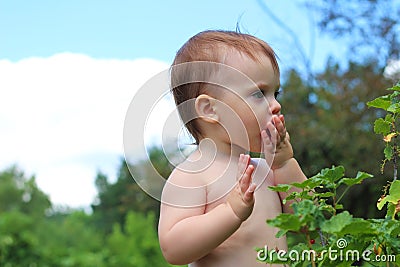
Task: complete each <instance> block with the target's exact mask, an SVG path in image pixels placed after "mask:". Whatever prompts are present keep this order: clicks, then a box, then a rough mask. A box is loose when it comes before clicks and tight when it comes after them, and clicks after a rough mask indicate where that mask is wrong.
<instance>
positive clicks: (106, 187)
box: [92, 147, 172, 233]
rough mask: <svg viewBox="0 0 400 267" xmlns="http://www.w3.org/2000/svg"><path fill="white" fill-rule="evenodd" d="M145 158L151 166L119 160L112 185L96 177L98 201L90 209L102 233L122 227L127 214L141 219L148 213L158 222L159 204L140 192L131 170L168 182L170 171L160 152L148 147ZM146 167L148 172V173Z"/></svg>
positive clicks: (160, 150)
mask: <svg viewBox="0 0 400 267" xmlns="http://www.w3.org/2000/svg"><path fill="white" fill-rule="evenodd" d="M148 154H149V160H150V161H151V162H152V166H151V165H149V164H148V160H146V161H145V160H142V161H138V162H136V163H135V164H133V165H128V163H127V162H126V161H125V160H124V159H121V165H120V167H119V170H118V175H117V176H118V177H117V181H116V182H115V183H112V184H111V183H109V182H108V180H107V177H106V176H105V175H104V174H101V173H99V174H98V175H97V178H96V186H97V190H98V200H97V203H95V204H93V205H92V208H93V215H94V217H95V221H96V224H97V225H98V226H99V227H100V228H101V229H103V230H104V231H105V232H107V233H110V232H111V230H112V228H113V225H114V224H115V223H116V222H117V223H119V224H120V225H122V226H124V222H125V220H126V214H127V213H128V212H129V211H134V212H138V213H142V214H144V215H146V214H147V213H148V212H153V213H154V214H156V218H158V214H159V206H160V203H159V201H158V200H156V199H154V198H153V197H151V196H149V195H148V194H146V193H145V192H144V191H143V189H142V188H141V187H140V186H139V184H138V183H137V182H136V180H135V179H134V178H133V176H132V173H131V170H134V169H136V170H137V172H140V174H141V175H142V176H143V177H145V178H146V179H149V180H151V179H150V178H151V177H150V176H153V175H154V171H153V168H155V169H156V170H157V172H158V173H159V174H160V175H161V176H162V177H164V178H168V176H169V174H170V173H171V171H172V167H171V165H170V163H169V161H168V159H167V158H166V156H165V154H164V152H163V150H162V149H161V148H159V147H152V148H150V149H149V152H148ZM149 166H151V168H152V169H149ZM155 226H156V225H155V224H154V227H155Z"/></svg>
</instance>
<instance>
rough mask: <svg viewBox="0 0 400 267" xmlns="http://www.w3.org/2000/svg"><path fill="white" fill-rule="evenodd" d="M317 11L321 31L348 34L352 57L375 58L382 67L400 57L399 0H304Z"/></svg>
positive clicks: (353, 58)
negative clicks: (390, 60)
mask: <svg viewBox="0 0 400 267" xmlns="http://www.w3.org/2000/svg"><path fill="white" fill-rule="evenodd" d="M303 3H305V5H306V6H308V7H309V8H310V9H311V10H315V11H317V13H316V14H317V16H316V19H317V21H318V27H319V29H320V30H321V32H322V33H325V34H328V35H331V36H332V37H333V38H335V39H337V38H346V39H347V41H348V44H349V49H350V50H349V51H350V52H351V53H350V54H349V56H350V58H351V59H352V60H357V62H360V60H361V62H362V61H363V60H365V59H368V60H370V59H375V60H376V61H377V63H378V64H379V65H380V66H381V67H382V66H385V65H386V64H387V62H388V60H389V59H399V57H400V20H399V17H400V2H399V1H394V0H352V1H336V0H322V1H310V0H305V1H303Z"/></svg>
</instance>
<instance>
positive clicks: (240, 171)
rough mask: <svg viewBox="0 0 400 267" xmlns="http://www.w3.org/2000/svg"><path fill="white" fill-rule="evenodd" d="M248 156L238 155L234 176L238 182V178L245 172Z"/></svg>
mask: <svg viewBox="0 0 400 267" xmlns="http://www.w3.org/2000/svg"><path fill="white" fill-rule="evenodd" d="M247 157H248V155H244V154H240V156H239V161H238V170H237V174H236V180H237V181H239V180H240V178H241V177H242V176H243V174H244V172H245V171H246V167H247V162H248V158H247Z"/></svg>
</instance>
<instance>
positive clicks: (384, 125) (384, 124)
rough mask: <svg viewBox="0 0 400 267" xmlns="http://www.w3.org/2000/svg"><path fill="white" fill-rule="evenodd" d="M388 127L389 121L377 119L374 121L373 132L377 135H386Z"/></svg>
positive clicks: (388, 131)
mask: <svg viewBox="0 0 400 267" xmlns="http://www.w3.org/2000/svg"><path fill="white" fill-rule="evenodd" d="M390 125H391V123H390V122H389V121H386V120H384V119H382V118H379V119H377V120H375V123H374V132H375V133H377V134H383V135H387V134H388V133H390Z"/></svg>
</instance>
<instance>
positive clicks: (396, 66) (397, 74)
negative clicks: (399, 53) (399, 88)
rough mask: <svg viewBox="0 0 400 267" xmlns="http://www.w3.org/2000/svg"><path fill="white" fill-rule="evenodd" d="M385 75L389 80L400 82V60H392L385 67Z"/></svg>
mask: <svg viewBox="0 0 400 267" xmlns="http://www.w3.org/2000/svg"><path fill="white" fill-rule="evenodd" d="M383 75H384V76H385V77H386V78H389V79H393V80H396V81H398V80H400V60H390V61H389V62H388V64H387V66H386V67H385V71H384V72H383Z"/></svg>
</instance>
